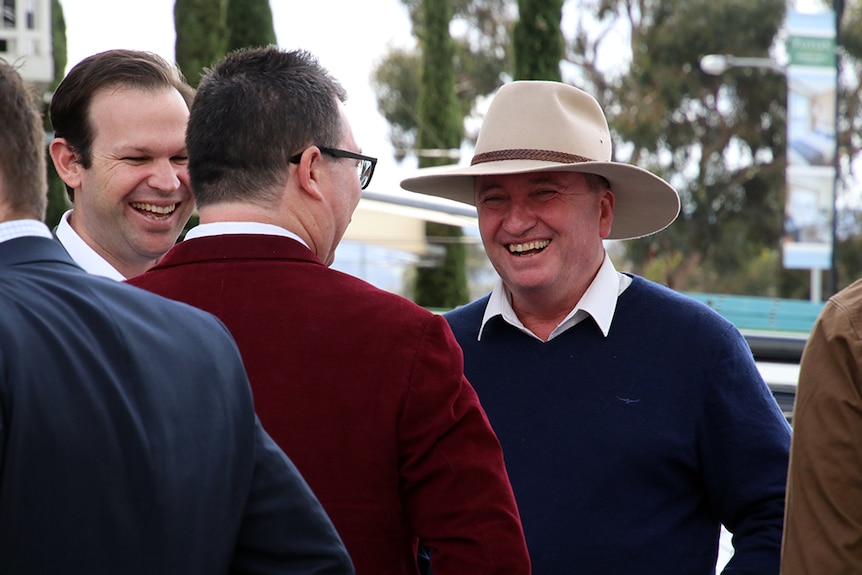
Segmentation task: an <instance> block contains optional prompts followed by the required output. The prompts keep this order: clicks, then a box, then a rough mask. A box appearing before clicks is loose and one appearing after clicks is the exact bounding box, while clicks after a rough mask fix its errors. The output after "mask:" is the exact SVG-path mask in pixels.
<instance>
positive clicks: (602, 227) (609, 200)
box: [599, 190, 616, 239]
mask: <svg viewBox="0 0 862 575" xmlns="http://www.w3.org/2000/svg"><path fill="white" fill-rule="evenodd" d="M602 194H603V196H602V198H601V201H600V202H601V203H600V204H599V205H600V209H601V211H600V216H599V236H601V238H602V239H605V238H606V237H608V236H609V235H610V234H611V226H612V225H613V223H614V201H615V199H616V198H615V197H614V193H613V192H612V191H610V190H605V191H604V192H602Z"/></svg>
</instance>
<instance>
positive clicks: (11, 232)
mask: <svg viewBox="0 0 862 575" xmlns="http://www.w3.org/2000/svg"><path fill="white" fill-rule="evenodd" d="M25 236H38V237H41V238H49V239H53V238H54V236H52V235H51V230H49V229H48V226H46V225H45V224H44V223H43V222H40V221H39V220H10V221H8V222H2V223H0V242H5V241H6V240H14V239H15V238H23V237H25Z"/></svg>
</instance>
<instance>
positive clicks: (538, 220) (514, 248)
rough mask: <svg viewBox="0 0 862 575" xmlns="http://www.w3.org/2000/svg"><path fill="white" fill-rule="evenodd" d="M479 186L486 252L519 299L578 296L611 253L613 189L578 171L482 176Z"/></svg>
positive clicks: (481, 231) (478, 206) (479, 214)
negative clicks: (606, 242)
mask: <svg viewBox="0 0 862 575" xmlns="http://www.w3.org/2000/svg"><path fill="white" fill-rule="evenodd" d="M474 192H475V197H476V207H477V210H478V216H479V232H480V234H481V236H482V242H483V244H484V246H485V251H486V253H487V254H488V258H489V259H490V260H491V263H492V264H493V265H494V268H495V269H496V270H497V273H498V274H499V275H500V277H501V278H502V280H503V281H504V282H505V284H506V285H507V286H508V288H509V289H510V290H511V292H512V294H513V297H514V298H516V299H518V298H554V299H559V298H565V297H566V296H567V295H569V294H571V297H570V298H568V299H575V300H576V301H577V299H579V298H580V295H582V294H583V291H584V290H586V287H587V286H588V285H589V283H590V282H591V281H592V279H593V278H594V277H595V274H596V272H597V271H598V269H599V267H600V266H601V263H602V260H603V259H604V246H603V245H602V239H603V238H605V237H607V236H608V234H609V233H610V229H611V222H612V220H613V204H614V197H613V193H611V192H610V190H604V191H599V192H597V191H592V190H590V188H589V187H588V185H587V182H586V180H585V178H584V176H583V175H582V174H579V173H575V172H542V173H531V174H507V175H492V176H478V177H477V178H476V181H475V185H474ZM576 301H575V303H576ZM572 305H574V304H572Z"/></svg>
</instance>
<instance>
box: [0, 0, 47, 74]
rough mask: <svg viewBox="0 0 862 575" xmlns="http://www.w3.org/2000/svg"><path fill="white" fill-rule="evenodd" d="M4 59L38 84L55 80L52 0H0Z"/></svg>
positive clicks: (0, 53) (0, 52) (0, 51)
mask: <svg viewBox="0 0 862 575" xmlns="http://www.w3.org/2000/svg"><path fill="white" fill-rule="evenodd" d="M0 6H2V11H3V17H2V19H0V58H2V59H3V60H6V61H7V62H9V63H11V64H13V65H15V66H16V68H17V69H18V72H19V73H20V74H21V77H22V78H24V80H26V81H28V82H33V83H35V84H37V85H40V84H43V85H47V84H48V83H50V82H51V81H52V80H53V79H54V56H53V46H52V44H51V32H52V30H51V0H0Z"/></svg>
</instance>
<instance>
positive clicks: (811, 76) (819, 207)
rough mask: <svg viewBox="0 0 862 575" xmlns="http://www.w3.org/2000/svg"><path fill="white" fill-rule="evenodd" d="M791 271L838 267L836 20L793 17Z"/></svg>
mask: <svg viewBox="0 0 862 575" xmlns="http://www.w3.org/2000/svg"><path fill="white" fill-rule="evenodd" d="M787 29H788V43H787V48H788V54H789V56H790V63H789V65H788V67H787V173H786V176H787V177H786V182H787V184H786V185H787V194H786V197H787V199H786V205H785V220H784V222H785V223H784V231H785V235H784V241H783V243H782V248H783V249H782V256H783V262H784V267H785V268H791V269H811V270H825V269H830V268H831V267H832V249H833V246H832V241H833V233H832V229H833V228H832V220H833V218H834V213H833V212H834V204H835V201H834V198H835V157H836V150H837V144H836V143H837V140H836V137H835V115H836V108H837V106H836V104H837V102H836V95H837V88H838V72H837V66H836V53H835V14H834V12H819V13H816V14H811V13H802V12H795V11H790V12H788V14H787Z"/></svg>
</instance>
